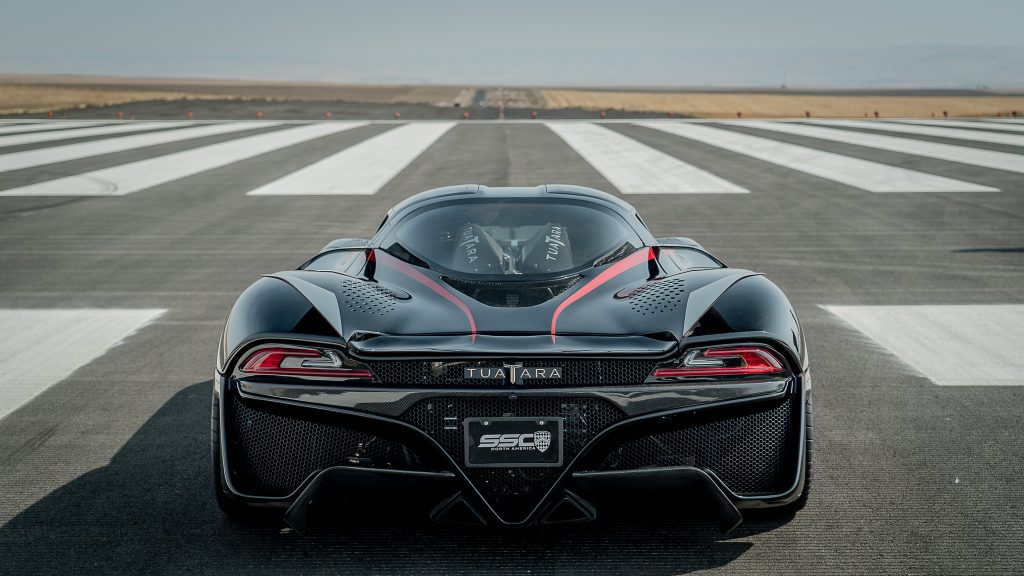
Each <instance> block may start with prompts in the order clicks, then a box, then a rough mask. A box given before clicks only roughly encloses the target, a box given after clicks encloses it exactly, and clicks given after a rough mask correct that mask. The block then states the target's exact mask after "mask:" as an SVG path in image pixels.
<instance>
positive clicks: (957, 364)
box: [822, 304, 1024, 386]
mask: <svg viewBox="0 0 1024 576" xmlns="http://www.w3.org/2000/svg"><path fill="white" fill-rule="evenodd" d="M822 308H824V309H825V310H828V311H829V312H831V313H832V314H834V315H835V316H837V317H839V318H841V319H842V320H844V321H845V322H846V323H848V324H849V325H851V326H853V327H854V328H856V329H857V330H859V331H860V332H861V333H863V334H864V335H866V336H867V337H869V338H871V339H872V340H874V341H875V342H876V343H877V344H879V345H880V346H882V348H884V349H886V350H887V351H888V352H890V353H892V354H894V355H896V356H897V357H899V358H900V359H901V360H902V361H903V362H905V363H906V364H908V365H909V366H910V367H912V368H914V369H915V370H916V371H917V372H920V373H921V374H923V375H924V376H927V377H928V378H929V379H931V381H932V382H934V383H935V384H938V385H939V386H1024V355H1021V353H1020V346H1021V343H1022V342H1024V304H967V305H923V306H822Z"/></svg>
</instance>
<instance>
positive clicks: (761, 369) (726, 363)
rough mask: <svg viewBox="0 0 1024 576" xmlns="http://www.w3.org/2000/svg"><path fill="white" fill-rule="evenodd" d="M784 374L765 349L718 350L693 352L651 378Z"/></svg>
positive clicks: (738, 347) (728, 348)
mask: <svg viewBox="0 0 1024 576" xmlns="http://www.w3.org/2000/svg"><path fill="white" fill-rule="evenodd" d="M785 370H786V369H785V368H783V366H782V362H781V361H780V360H779V358H778V356H776V355H775V352H772V351H771V350H770V349H768V348H765V347H763V346H715V347H713V348H698V349H696V350H690V351H689V352H687V353H686V354H685V355H684V356H683V360H682V362H680V365H679V366H674V367H670V368H658V369H657V370H655V371H654V373H653V374H651V377H652V378H691V377H706V376H757V375H765V374H781V373H782V372H785Z"/></svg>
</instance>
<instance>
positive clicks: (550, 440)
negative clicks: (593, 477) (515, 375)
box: [464, 417, 562, 468]
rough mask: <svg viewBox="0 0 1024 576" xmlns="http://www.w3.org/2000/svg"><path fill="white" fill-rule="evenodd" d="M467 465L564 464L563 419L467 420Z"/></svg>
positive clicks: (539, 465)
mask: <svg viewBox="0 0 1024 576" xmlns="http://www.w3.org/2000/svg"><path fill="white" fill-rule="evenodd" d="M464 428H465V430H466V466H468V467H471V468H486V467H491V468H499V467H500V468H517V467H527V466H529V467H544V466H561V465H562V419H561V418H509V417H501V418H466V420H465V422H464Z"/></svg>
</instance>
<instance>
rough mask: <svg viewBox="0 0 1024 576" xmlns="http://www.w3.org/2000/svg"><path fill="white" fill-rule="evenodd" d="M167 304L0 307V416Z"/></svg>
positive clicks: (100, 352)
mask: <svg viewBox="0 0 1024 576" xmlns="http://www.w3.org/2000/svg"><path fill="white" fill-rule="evenodd" d="M164 312H166V310H161V309H141V310H120V309H102V310H101V309H80V310H78V309H75V310H52V309H47V310H24V309H17V310H15V309H0V350H3V351H4V352H3V354H2V355H0V418H3V417H4V416H6V415H8V414H10V413H11V412H14V411H15V410H17V409H18V408H19V407H20V406H22V405H24V404H25V403H27V402H28V401H29V400H31V399H32V398H35V397H36V396H37V395H39V394H40V393H41V392H43V391H44V390H46V389H47V388H49V387H50V386H53V385H54V384H56V383H58V382H60V381H61V380H64V379H65V378H67V377H68V376H70V375H71V373H72V372H74V371H75V370H77V369H78V368H80V367H81V366H84V365H86V364H88V363H89V362H92V361H93V360H95V359H96V358H99V357H100V356H102V355H103V354H104V353H105V352H106V351H107V350H109V349H110V348H111V347H113V346H116V345H117V344H119V343H120V342H121V341H122V340H124V339H125V338H127V337H129V336H130V335H132V334H133V333H134V332H136V331H137V330H139V329H140V328H142V327H143V326H145V325H146V324H148V323H150V322H152V321H153V320H155V319H157V318H158V317H159V316H160V315H162V314H163V313H164Z"/></svg>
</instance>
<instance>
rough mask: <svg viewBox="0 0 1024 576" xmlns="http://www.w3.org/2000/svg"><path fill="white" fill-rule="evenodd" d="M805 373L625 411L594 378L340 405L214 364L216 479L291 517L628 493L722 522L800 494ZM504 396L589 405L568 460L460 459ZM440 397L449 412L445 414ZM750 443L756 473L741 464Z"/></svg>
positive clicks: (439, 513)
mask: <svg viewBox="0 0 1024 576" xmlns="http://www.w3.org/2000/svg"><path fill="white" fill-rule="evenodd" d="M809 385H810V381H809V379H808V378H806V377H796V378H792V379H790V380H787V381H785V382H784V383H783V385H778V383H775V385H762V386H760V387H750V386H748V385H737V386H735V387H732V388H730V387H719V388H720V390H718V391H717V392H716V393H714V394H708V393H706V392H705V393H704V394H703V395H701V396H699V397H696V398H695V399H694V401H693V402H691V403H688V404H686V405H685V406H677V407H674V408H669V409H660V410H658V409H654V410H650V411H646V412H643V413H632V414H631V413H630V412H634V411H635V410H636V405H634V406H633V410H630V409H628V408H623V407H622V405H621V404H619V405H617V404H615V403H614V402H613V401H611V400H609V399H608V398H607V397H602V395H601V394H600V393H599V394H597V395H596V396H595V395H591V393H592V392H595V391H594V390H590V391H586V392H587V394H583V391H574V392H575V394H574V395H573V396H571V397H569V396H566V395H565V394H566V393H567V392H566V391H564V390H562V391H559V390H555V391H552V390H526V389H523V390H517V391H516V393H515V394H514V395H512V396H513V397H514V399H512V400H510V399H509V396H510V394H509V392H508V391H504V392H500V391H499V392H497V393H496V394H494V393H495V391H489V392H488V391H473V390H466V391H459V392H458V393H457V394H456V393H455V392H453V391H451V390H446V391H426V393H427V397H421V396H416V397H415V398H413V399H412V400H408V401H404V400H403V401H401V402H398V403H397V404H395V403H394V397H393V395H394V394H395V393H396V392H400V391H389V392H388V394H391V396H386V397H382V399H383V400H386V401H383V400H382V402H377V403H376V404H374V406H375V409H374V411H368V410H366V409H365V408H366V407H367V406H369V405H370V404H367V403H365V402H364V403H363V404H361V405H360V406H359V408H360V409H353V408H350V407H342V406H338V405H336V404H337V403H338V402H337V398H338V397H339V396H334V395H330V394H327V395H325V394H319V393H318V394H311V392H310V391H309V390H298V389H295V388H290V387H288V386H277V387H276V388H274V387H266V386H263V387H260V386H255V387H254V386H246V385H244V383H243V385H241V386H240V383H239V382H238V381H235V380H232V379H230V378H227V377H223V376H219V375H218V377H217V380H216V383H215V386H216V393H217V397H218V398H219V400H220V401H219V406H220V422H222V423H223V426H222V428H221V430H220V440H221V442H220V448H221V449H220V457H221V459H222V460H221V465H222V469H223V470H225V471H226V472H225V474H224V482H223V484H224V487H225V491H226V495H227V496H228V497H229V498H231V499H234V500H237V501H240V502H243V503H247V504H252V505H259V506H271V507H279V508H281V509H283V510H286V511H287V512H286V519H287V520H288V522H289V523H290V524H292V525H293V526H294V527H296V528H302V527H304V526H305V524H306V522H307V520H308V516H309V513H310V509H311V507H315V505H316V503H318V502H319V501H320V500H321V499H322V497H323V496H324V495H331V496H335V497H337V496H341V497H343V498H344V497H351V498H358V499H359V500H361V501H364V502H365V501H372V500H373V498H374V497H375V496H376V497H379V498H380V501H381V502H384V501H391V500H393V499H394V497H395V496H396V495H402V496H403V497H405V498H407V499H409V500H411V501H413V502H417V503H418V504H420V505H422V506H420V507H421V508H424V510H426V511H428V512H429V513H430V514H431V516H432V517H434V518H435V519H437V520H441V521H454V522H478V523H484V524H505V525H531V524H537V523H551V522H574V521H585V520H589V519H591V518H593V517H594V516H596V514H597V511H598V510H599V509H603V508H604V507H606V506H611V505H615V504H623V503H625V502H628V501H633V500H635V501H637V503H638V504H639V503H640V502H649V501H652V500H653V501H654V502H656V503H657V502H661V503H677V504H680V505H681V506H682V507H684V508H685V507H686V504H687V502H690V503H692V502H701V501H702V502H711V503H712V504H713V505H712V508H713V509H714V511H715V512H716V513H717V514H718V517H719V518H720V520H721V527H722V529H723V530H727V529H731V528H732V527H734V526H735V525H736V524H738V523H739V521H740V519H741V518H740V515H739V512H738V511H737V509H744V508H762V507H776V506H784V505H787V504H791V503H793V502H795V501H796V500H797V499H798V498H799V497H800V494H801V492H802V490H803V486H804V482H805V470H806V463H805V462H804V458H805V453H804V450H803V446H804V442H805V437H804V434H805V422H804V419H805V411H804V404H805V402H806V395H807V394H808V393H809ZM341 392H344V391H341ZM597 392H600V391H597ZM353 393H355V392H353ZM359 393H360V394H364V395H365V391H359ZM485 393H489V394H491V395H490V396H486V397H484V396H483V395H484V394H485ZM619 393H620V392H616V394H619ZM635 393H636V395H637V396H643V395H645V394H649V393H650V390H649V389H645V390H636V391H635ZM410 394H413V392H412V391H410ZM415 394H418V395H422V394H424V391H422V390H417V391H415ZM559 394H561V396H560V395H559ZM342 396H343V394H342ZM625 396H629V394H625ZM446 397H447V398H446ZM482 398H483V399H482ZM365 399H366V398H365V397H364V398H363V400H365ZM676 401H677V404H678V403H679V401H678V398H677V399H676ZM480 402H483V403H482V404H481V403H480ZM510 402H511V404H509V403H510ZM442 405H443V406H442ZM510 405H511V406H516V407H519V408H518V409H519V410H523V411H527V412H524V413H522V414H518V415H530V416H554V415H556V414H552V413H550V412H551V411H552V410H559V409H560V410H562V411H563V413H564V411H565V410H566V409H567V408H566V407H567V406H569V407H570V408H569V409H570V410H579V411H582V412H583V413H582V414H581V415H580V417H581V420H583V421H585V422H586V429H582V431H581V430H576V432H574V433H576V434H578V437H577V436H574V437H573V439H572V440H567V445H566V454H565V456H566V458H565V463H564V465H563V466H562V467H560V468H549V469H544V470H543V472H541V471H540V470H541V469H526V470H523V469H517V470H516V471H514V472H513V471H512V470H506V469H493V470H492V469H488V470H485V471H481V470H480V469H467V468H465V467H464V466H463V464H464V463H463V462H462V459H461V458H460V457H459V455H458V454H459V453H458V451H457V450H455V449H453V447H454V446H459V445H461V442H462V440H461V434H462V431H461V421H462V418H464V417H466V416H500V415H502V413H506V412H507V411H508V410H509V408H508V406H510ZM381 406H387V408H386V409H384V408H381ZM396 406H398V407H397V408H396ZM646 406H649V407H653V408H657V407H658V404H657V403H654V404H651V403H649V401H648V404H647V405H646ZM440 408H444V409H447V410H451V411H452V412H451V413H452V414H456V415H457V416H454V417H448V418H446V417H445V414H447V413H449V412H444V411H443V410H441V409H440ZM467 411H476V412H480V411H483V413H468V412H467ZM488 411H489V412H490V413H488ZM374 412H376V413H374ZM449 418H451V420H449ZM449 424H451V425H452V426H454V427H455V429H453V430H448V429H447V428H448V425H449ZM281 426H285V428H281ZM255 427H260V429H259V430H255ZM264 428H265V429H264ZM254 430H255V431H254ZM570 432H572V429H571V427H570V430H568V431H567V434H568V433H570ZM761 436H763V437H761ZM260 443H265V444H267V445H268V446H270V448H268V447H267V446H262V445H261V444H260ZM753 452H757V453H758V454H759V456H758V458H759V460H758V461H757V462H754V464H755V465H754V466H753V468H754V469H757V470H760V472H759V473H758V474H756V475H755V476H757V477H756V478H752V477H750V474H749V473H748V472H744V471H745V470H747V471H749V469H750V468H751V467H750V466H747V464H750V462H751V461H749V455H750V454H751V453H753ZM773 457H774V458H776V461H772V458H773ZM744 458H747V460H744ZM759 467H760V468H759ZM762 468H763V469H764V470H761V469H762ZM280 470H285V471H286V472H287V473H286V474H283V473H281V472H280ZM744 474H746V476H745V475H744ZM261 475H262V476H261ZM512 475H514V478H513V477H512Z"/></svg>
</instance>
